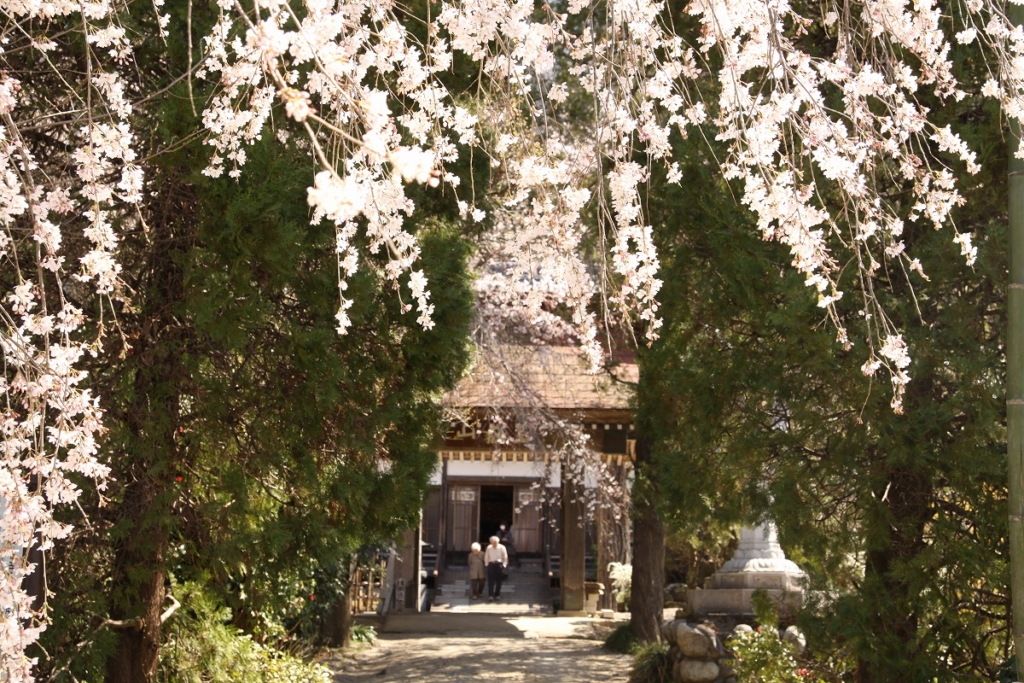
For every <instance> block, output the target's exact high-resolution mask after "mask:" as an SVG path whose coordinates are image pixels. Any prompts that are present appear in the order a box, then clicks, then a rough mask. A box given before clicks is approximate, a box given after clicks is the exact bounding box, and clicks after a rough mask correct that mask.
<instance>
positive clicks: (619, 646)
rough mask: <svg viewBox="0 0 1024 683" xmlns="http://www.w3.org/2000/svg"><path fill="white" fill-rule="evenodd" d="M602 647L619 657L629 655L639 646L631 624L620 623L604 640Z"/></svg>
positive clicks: (626, 622) (627, 622)
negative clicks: (616, 653) (619, 655)
mask: <svg viewBox="0 0 1024 683" xmlns="http://www.w3.org/2000/svg"><path fill="white" fill-rule="evenodd" d="M604 646H605V648H606V649H608V650H611V651H612V652H618V653H619V654H621V655H631V654H633V652H634V651H635V650H636V649H637V648H638V647H639V646H640V641H639V640H637V638H636V634H635V633H633V624H632V622H629V621H624V622H622V623H621V624H620V625H619V626H617V627H616V628H615V630H614V631H612V632H611V633H609V634H608V637H607V638H605V639H604Z"/></svg>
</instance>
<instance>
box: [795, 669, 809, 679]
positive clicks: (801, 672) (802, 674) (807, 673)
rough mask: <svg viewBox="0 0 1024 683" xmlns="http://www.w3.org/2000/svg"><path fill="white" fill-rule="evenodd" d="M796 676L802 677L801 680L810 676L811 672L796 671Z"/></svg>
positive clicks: (804, 670) (805, 670)
mask: <svg viewBox="0 0 1024 683" xmlns="http://www.w3.org/2000/svg"><path fill="white" fill-rule="evenodd" d="M796 675H797V676H800V677H801V678H803V677H805V676H810V675H811V672H810V671H808V670H807V669H797V670H796Z"/></svg>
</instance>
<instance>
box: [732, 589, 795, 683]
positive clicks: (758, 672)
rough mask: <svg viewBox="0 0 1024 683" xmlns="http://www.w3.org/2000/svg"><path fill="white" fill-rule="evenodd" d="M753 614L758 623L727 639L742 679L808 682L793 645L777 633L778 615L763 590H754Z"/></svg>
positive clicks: (751, 682) (748, 681) (757, 682)
mask: <svg viewBox="0 0 1024 683" xmlns="http://www.w3.org/2000/svg"><path fill="white" fill-rule="evenodd" d="M753 607H754V615H755V618H756V619H757V622H758V623H759V624H761V626H758V627H757V630H756V631H752V632H749V633H742V632H741V633H737V634H736V635H734V636H733V637H732V638H731V639H730V640H729V649H730V650H731V651H732V654H733V657H734V661H733V668H734V669H736V678H737V680H739V681H741V683H808V680H809V676H810V673H809V672H808V671H807V669H802V668H799V666H798V664H797V661H796V657H795V656H794V655H793V650H792V648H791V647H790V646H789V645H787V644H786V643H784V642H783V641H782V638H780V637H779V631H778V626H779V615H778V613H776V611H775V605H774V604H773V603H772V601H771V599H770V598H769V597H768V593H767V592H766V591H764V590H757V591H754V595H753Z"/></svg>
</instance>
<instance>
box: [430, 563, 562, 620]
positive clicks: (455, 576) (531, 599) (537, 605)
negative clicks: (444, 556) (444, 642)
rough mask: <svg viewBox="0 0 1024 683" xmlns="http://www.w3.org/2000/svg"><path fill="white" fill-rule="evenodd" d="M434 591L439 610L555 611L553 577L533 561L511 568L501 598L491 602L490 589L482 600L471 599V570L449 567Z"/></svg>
mask: <svg viewBox="0 0 1024 683" xmlns="http://www.w3.org/2000/svg"><path fill="white" fill-rule="evenodd" d="M439 578H440V583H439V584H438V587H437V590H436V591H435V592H434V604H433V606H432V607H431V608H430V609H431V611H436V612H473V613H488V614H551V611H552V610H551V601H552V598H553V594H552V590H551V581H550V579H549V578H548V577H547V576H545V575H544V574H543V572H542V571H540V570H539V569H537V568H535V567H534V566H533V564H532V563H531V564H529V565H528V566H524V567H522V568H521V569H516V568H511V569H510V570H509V578H508V581H505V582H504V583H503V584H502V585H501V600H499V601H498V602H493V603H491V602H487V595H486V593H487V589H486V588H485V589H484V597H483V598H481V599H480V600H470V598H469V569H466V568H460V567H448V568H446V569H445V570H444V571H443V572H442V574H441V576H440V577H439Z"/></svg>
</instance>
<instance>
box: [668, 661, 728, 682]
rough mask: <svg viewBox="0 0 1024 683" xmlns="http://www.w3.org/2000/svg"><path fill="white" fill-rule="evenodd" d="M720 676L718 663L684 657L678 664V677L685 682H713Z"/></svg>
mask: <svg viewBox="0 0 1024 683" xmlns="http://www.w3.org/2000/svg"><path fill="white" fill-rule="evenodd" d="M716 678H718V664H715V663H714V662H708V661H703V660H700V659H684V660H682V661H680V662H679V664H678V665H677V666H676V679H677V680H680V681H683V683H711V682H712V681H714V680H715V679H716Z"/></svg>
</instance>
